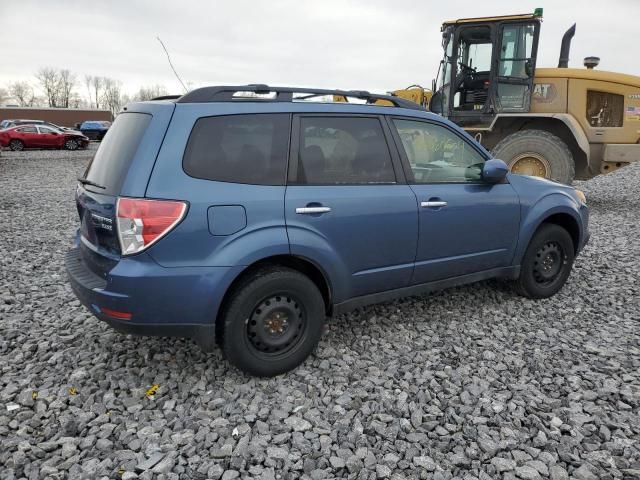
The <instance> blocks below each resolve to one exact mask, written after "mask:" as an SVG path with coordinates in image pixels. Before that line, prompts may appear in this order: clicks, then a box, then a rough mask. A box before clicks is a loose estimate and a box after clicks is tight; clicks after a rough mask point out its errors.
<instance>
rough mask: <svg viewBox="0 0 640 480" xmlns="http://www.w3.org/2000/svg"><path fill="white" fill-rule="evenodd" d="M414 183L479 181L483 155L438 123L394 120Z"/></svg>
mask: <svg viewBox="0 0 640 480" xmlns="http://www.w3.org/2000/svg"><path fill="white" fill-rule="evenodd" d="M393 124H394V126H395V128H396V130H397V132H398V135H399V136H400V140H401V141H402V147H403V149H404V153H405V155H406V157H407V160H408V161H409V165H410V167H411V172H410V175H409V177H411V176H413V179H411V178H410V180H413V183H467V182H469V183H476V182H480V181H481V172H482V165H483V163H484V161H485V159H484V157H483V156H482V155H481V154H480V153H479V152H478V150H476V149H475V148H474V147H473V146H472V145H471V144H470V143H468V142H467V141H466V140H464V139H463V138H462V137H460V136H458V135H456V134H455V133H454V132H452V131H451V130H449V129H447V128H445V127H443V126H441V125H437V124H433V123H428V122H421V121H415V120H404V119H394V120H393Z"/></svg>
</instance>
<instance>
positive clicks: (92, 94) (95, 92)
mask: <svg viewBox="0 0 640 480" xmlns="http://www.w3.org/2000/svg"><path fill="white" fill-rule="evenodd" d="M105 80H106V79H105V78H104V77H99V76H97V75H96V76H92V75H85V76H84V83H85V85H86V86H87V90H88V91H89V107H91V108H93V107H95V108H100V100H101V99H102V96H103V93H104V84H105Z"/></svg>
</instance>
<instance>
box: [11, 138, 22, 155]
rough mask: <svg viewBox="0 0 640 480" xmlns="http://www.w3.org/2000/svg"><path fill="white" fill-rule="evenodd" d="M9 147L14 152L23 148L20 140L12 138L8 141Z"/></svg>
mask: <svg viewBox="0 0 640 480" xmlns="http://www.w3.org/2000/svg"><path fill="white" fill-rule="evenodd" d="M9 148H10V149H11V150H13V151H14V152H20V151H22V150H24V142H23V141H22V140H17V139H13V140H11V141H10V142H9Z"/></svg>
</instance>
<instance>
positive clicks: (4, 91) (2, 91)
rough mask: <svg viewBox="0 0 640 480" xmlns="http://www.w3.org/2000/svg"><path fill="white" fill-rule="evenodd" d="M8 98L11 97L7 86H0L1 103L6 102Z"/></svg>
mask: <svg viewBox="0 0 640 480" xmlns="http://www.w3.org/2000/svg"><path fill="white" fill-rule="evenodd" d="M7 98H9V92H8V91H7V89H6V88H2V87H0V104H1V103H4V101H5V100H6V99H7Z"/></svg>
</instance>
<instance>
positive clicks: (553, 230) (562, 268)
mask: <svg viewBox="0 0 640 480" xmlns="http://www.w3.org/2000/svg"><path fill="white" fill-rule="evenodd" d="M574 259H575V251H574V247H573V240H572V239H571V236H570V235H569V233H568V232H567V231H566V230H565V229H564V228H562V227H560V226H558V225H554V224H550V223H547V224H543V225H542V226H541V227H540V228H539V229H538V231H537V232H536V233H535V234H534V236H533V238H532V239H531V242H530V243H529V246H528V247H527V251H526V252H525V254H524V258H523V260H522V264H521V267H520V277H519V278H518V280H517V281H516V288H517V290H518V293H520V294H521V295H523V296H525V297H528V298H548V297H550V296H552V295H554V294H556V293H557V292H558V291H559V290H560V289H561V288H562V287H563V286H564V284H565V283H566V281H567V279H568V278H569V274H570V273H571V267H572V266H573V260H574Z"/></svg>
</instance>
